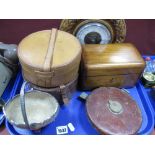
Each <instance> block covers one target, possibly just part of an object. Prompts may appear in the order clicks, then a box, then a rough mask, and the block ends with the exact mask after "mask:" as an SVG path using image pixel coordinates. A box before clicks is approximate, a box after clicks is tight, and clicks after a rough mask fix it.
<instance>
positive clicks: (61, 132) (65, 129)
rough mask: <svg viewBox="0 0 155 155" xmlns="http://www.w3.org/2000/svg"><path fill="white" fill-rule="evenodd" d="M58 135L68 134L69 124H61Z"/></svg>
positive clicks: (57, 129)
mask: <svg viewBox="0 0 155 155" xmlns="http://www.w3.org/2000/svg"><path fill="white" fill-rule="evenodd" d="M56 132H57V135H62V134H67V133H68V127H67V126H59V127H57V128H56Z"/></svg>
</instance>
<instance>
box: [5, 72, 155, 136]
mask: <svg viewBox="0 0 155 155" xmlns="http://www.w3.org/2000/svg"><path fill="white" fill-rule="evenodd" d="M22 82H23V78H22V75H21V73H19V74H18V76H17V79H16V81H15V84H14V88H13V91H12V96H15V95H16V94H19V92H20V88H21V85H22ZM126 90H127V91H128V92H129V93H130V95H131V96H132V97H133V98H134V99H135V101H136V102H137V104H138V106H139V108H140V109H141V111H142V117H143V122H142V126H141V128H140V130H139V131H138V134H139V135H142V134H150V133H151V132H152V131H153V129H154V114H153V112H154V111H153V109H152V105H151V103H150V100H149V99H148V96H147V93H146V92H145V91H144V87H143V86H142V85H141V84H140V82H139V83H137V85H136V86H135V87H133V88H130V89H126ZM87 93H90V92H87ZM80 94H81V92H79V91H77V92H76V93H75V94H74V95H73V98H72V100H71V101H70V103H69V104H68V105H62V106H61V108H60V112H59V114H58V117H57V118H56V120H55V121H54V122H52V123H51V124H49V125H48V126H46V127H45V128H43V129H41V130H40V131H37V132H32V131H30V130H23V129H19V128H16V127H14V126H12V125H11V124H10V123H8V122H7V121H6V122H5V123H6V128H7V130H8V131H9V133H10V134H14V135H19V134H23V135H25V134H29V135H32V134H40V135H43V134H44V135H48V134H52V135H55V134H57V132H56V131H57V129H58V128H59V130H58V131H59V134H60V133H61V134H69V135H77V134H78V135H97V134H99V133H98V131H96V129H95V128H93V126H92V125H91V123H90V122H89V120H88V117H87V114H86V109H85V103H84V102H82V101H81V100H79V99H78V96H79V95H80ZM68 123H72V125H73V126H74V128H75V130H74V131H71V130H70V129H69V128H68V126H67V125H68ZM57 127H58V128H57Z"/></svg>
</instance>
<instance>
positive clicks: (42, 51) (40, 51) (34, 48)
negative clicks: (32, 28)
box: [18, 30, 81, 71]
mask: <svg viewBox="0 0 155 155" xmlns="http://www.w3.org/2000/svg"><path fill="white" fill-rule="evenodd" d="M51 35H52V34H51V30H43V31H38V32H35V33H32V34H30V35H28V36H27V37H25V38H24V39H23V40H22V41H21V42H20V44H19V47H18V57H19V60H20V62H21V64H24V65H27V66H29V67H31V68H34V69H35V70H39V71H43V66H44V63H45V58H46V54H47V51H48V48H49V42H50V38H51ZM80 53H81V45H80V43H79V41H78V39H77V38H76V37H74V36H73V35H71V34H69V33H67V32H63V31H60V30H58V31H57V35H56V39H55V43H54V50H53V60H52V64H51V68H56V67H61V66H64V65H67V64H69V63H70V62H72V61H73V60H75V59H76V57H77V56H78V55H79V54H80Z"/></svg>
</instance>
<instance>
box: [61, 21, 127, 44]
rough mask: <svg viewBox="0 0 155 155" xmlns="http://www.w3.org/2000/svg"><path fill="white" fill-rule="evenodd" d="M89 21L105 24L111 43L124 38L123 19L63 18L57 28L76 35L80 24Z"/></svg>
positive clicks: (120, 41)
mask: <svg viewBox="0 0 155 155" xmlns="http://www.w3.org/2000/svg"><path fill="white" fill-rule="evenodd" d="M90 22H99V23H101V24H103V25H104V26H106V27H107V28H108V29H109V31H110V33H111V36H112V42H111V43H122V42H123V41H124V40H125V37H126V23H125V20H123V19H85V20H84V19H64V20H62V22H61V24H60V28H59V29H60V30H62V31H66V32H69V33H71V34H73V35H76V32H77V31H78V29H79V28H80V27H81V26H83V25H85V24H87V23H90Z"/></svg>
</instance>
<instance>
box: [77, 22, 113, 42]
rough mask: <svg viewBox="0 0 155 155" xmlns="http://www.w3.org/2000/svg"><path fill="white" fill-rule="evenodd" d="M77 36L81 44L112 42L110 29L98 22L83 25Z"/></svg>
mask: <svg viewBox="0 0 155 155" xmlns="http://www.w3.org/2000/svg"><path fill="white" fill-rule="evenodd" d="M76 37H77V38H78V39H79V41H80V43H81V44H108V43H111V42H112V35H111V32H110V30H109V29H108V28H107V27H106V26H105V25H103V24H100V23H97V22H92V23H87V24H85V25H83V26H81V27H80V28H79V29H78V30H77V32H76Z"/></svg>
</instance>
